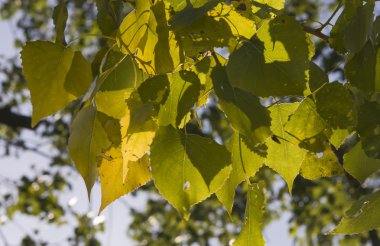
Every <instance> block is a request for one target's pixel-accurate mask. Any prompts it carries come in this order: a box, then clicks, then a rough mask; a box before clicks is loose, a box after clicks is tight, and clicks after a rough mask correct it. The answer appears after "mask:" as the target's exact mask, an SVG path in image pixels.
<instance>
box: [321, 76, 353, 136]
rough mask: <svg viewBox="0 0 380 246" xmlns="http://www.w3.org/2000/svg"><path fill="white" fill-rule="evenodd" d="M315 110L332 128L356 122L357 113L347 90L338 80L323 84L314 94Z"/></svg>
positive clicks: (342, 127)
mask: <svg viewBox="0 0 380 246" xmlns="http://www.w3.org/2000/svg"><path fill="white" fill-rule="evenodd" d="M315 100H316V105H317V111H318V113H319V114H320V115H321V116H322V117H323V118H324V119H325V121H326V122H327V124H328V125H329V126H330V127H332V128H333V129H337V128H340V129H347V128H350V127H353V126H354V125H355V124H356V120H357V113H356V110H355V106H354V101H353V98H352V95H351V94H350V92H349V90H348V89H346V88H345V87H344V86H343V85H341V84H340V83H339V82H333V83H331V84H327V85H325V86H323V87H322V88H321V89H320V90H318V92H317V93H316V95H315Z"/></svg>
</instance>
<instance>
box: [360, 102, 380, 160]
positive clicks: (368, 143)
mask: <svg viewBox="0 0 380 246" xmlns="http://www.w3.org/2000/svg"><path fill="white" fill-rule="evenodd" d="M358 119H359V120H358V126H357V132H358V134H359V136H360V139H361V141H362V146H363V149H364V152H365V153H366V154H367V155H368V156H369V157H371V158H375V159H380V152H379V149H380V105H379V104H377V103H375V102H367V103H365V104H363V105H362V106H361V107H360V109H359V114H358Z"/></svg>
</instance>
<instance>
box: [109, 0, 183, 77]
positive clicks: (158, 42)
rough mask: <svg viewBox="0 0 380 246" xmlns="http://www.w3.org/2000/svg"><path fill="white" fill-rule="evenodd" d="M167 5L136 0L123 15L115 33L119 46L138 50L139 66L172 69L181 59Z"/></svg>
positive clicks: (159, 70) (153, 70)
mask: <svg viewBox="0 0 380 246" xmlns="http://www.w3.org/2000/svg"><path fill="white" fill-rule="evenodd" d="M165 4H166V5H165ZM167 5H168V3H167V2H164V1H156V2H155V3H154V4H153V5H152V4H151V1H146V0H137V1H136V9H135V10H133V11H132V12H130V13H129V14H128V15H127V16H126V17H125V18H124V20H123V22H122V23H121V25H120V27H119V31H118V34H117V35H116V41H117V44H118V46H119V48H120V50H121V51H122V52H123V53H124V54H127V55H132V54H136V55H135V57H137V59H136V60H137V62H138V64H139V66H140V68H141V69H143V70H144V71H145V72H146V73H148V74H160V73H166V72H172V71H173V70H174V69H175V68H177V67H178V66H179V64H180V63H181V59H182V57H181V55H180V47H179V44H178V43H177V41H176V40H175V36H174V34H173V32H172V31H170V30H169V27H168V25H167V19H168V16H169V12H168V11H169V7H168V6H167Z"/></svg>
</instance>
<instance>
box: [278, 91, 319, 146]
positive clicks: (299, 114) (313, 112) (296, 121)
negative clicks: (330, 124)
mask: <svg viewBox="0 0 380 246" xmlns="http://www.w3.org/2000/svg"><path fill="white" fill-rule="evenodd" d="M325 128H326V123H325V121H324V120H323V119H322V117H321V116H320V115H319V114H318V112H317V109H316V107H315V103H314V101H313V100H312V99H310V98H305V99H304V100H303V101H302V102H301V103H300V104H299V106H298V108H297V110H296V111H294V113H293V115H292V116H290V120H289V121H288V122H287V123H286V125H285V131H286V132H287V133H289V134H291V135H292V136H293V137H295V138H296V139H297V140H299V141H302V140H305V139H308V138H311V137H314V136H316V135H318V134H319V133H320V132H322V131H323V130H324V129H325Z"/></svg>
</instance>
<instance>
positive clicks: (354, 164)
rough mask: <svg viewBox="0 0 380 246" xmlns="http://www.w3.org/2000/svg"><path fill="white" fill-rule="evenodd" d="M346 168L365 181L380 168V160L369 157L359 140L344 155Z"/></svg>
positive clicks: (358, 178) (359, 179)
mask: <svg viewBox="0 0 380 246" xmlns="http://www.w3.org/2000/svg"><path fill="white" fill-rule="evenodd" d="M343 163H344V169H345V170H346V171H347V172H348V173H349V174H351V176H352V177H354V178H355V179H357V180H358V181H360V183H363V182H364V181H365V180H366V178H367V177H369V176H370V175H371V174H372V173H374V172H376V171H377V170H379V169H380V160H377V159H372V158H369V157H368V156H367V155H366V154H365V152H364V150H363V148H362V143H361V142H359V143H357V144H356V145H355V147H354V148H352V149H351V150H350V151H349V152H348V153H346V154H345V155H344V161H343Z"/></svg>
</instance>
